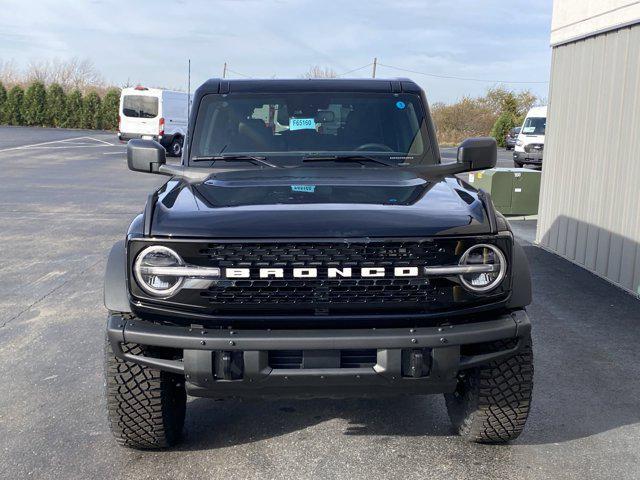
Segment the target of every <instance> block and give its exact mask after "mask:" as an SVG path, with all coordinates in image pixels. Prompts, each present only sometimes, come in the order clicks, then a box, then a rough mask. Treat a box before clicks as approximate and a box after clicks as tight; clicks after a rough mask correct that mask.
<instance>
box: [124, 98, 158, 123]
mask: <svg viewBox="0 0 640 480" xmlns="http://www.w3.org/2000/svg"><path fill="white" fill-rule="evenodd" d="M122 114H123V115H124V116H125V117H136V118H154V117H156V116H158V98H157V97H149V96H146V95H125V96H124V97H123V98H122Z"/></svg>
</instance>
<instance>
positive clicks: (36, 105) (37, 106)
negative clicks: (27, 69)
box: [23, 81, 47, 127]
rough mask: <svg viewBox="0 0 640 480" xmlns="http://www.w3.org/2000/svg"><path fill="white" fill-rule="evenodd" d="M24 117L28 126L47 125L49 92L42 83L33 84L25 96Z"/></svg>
mask: <svg viewBox="0 0 640 480" xmlns="http://www.w3.org/2000/svg"><path fill="white" fill-rule="evenodd" d="M23 117H24V121H25V123H26V124H27V125H35V126H40V127H41V126H44V125H46V124H47V90H46V88H45V86H44V83H42V82H37V81H36V82H33V83H32V84H31V85H29V88H27V92H26V93H25V95H24V104H23Z"/></svg>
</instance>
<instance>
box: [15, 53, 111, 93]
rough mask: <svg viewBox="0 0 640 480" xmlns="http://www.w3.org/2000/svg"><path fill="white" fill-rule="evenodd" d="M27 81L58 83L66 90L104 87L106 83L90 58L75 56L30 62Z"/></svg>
mask: <svg viewBox="0 0 640 480" xmlns="http://www.w3.org/2000/svg"><path fill="white" fill-rule="evenodd" d="M25 76H26V80H27V82H33V81H40V82H43V83H45V84H47V85H48V84H51V83H58V84H60V85H61V86H62V88H64V89H65V90H73V89H75V88H78V89H80V90H82V91H86V90H87V89H90V88H91V89H95V88H102V87H104V85H105V82H104V79H103V78H102V75H100V73H99V72H98V71H97V69H96V67H95V65H94V64H93V62H92V61H91V60H89V59H82V60H81V59H79V58H77V57H73V58H71V59H69V60H60V59H54V60H38V61H31V62H29V66H28V67H27V71H26V75H25Z"/></svg>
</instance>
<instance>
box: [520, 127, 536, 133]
mask: <svg viewBox="0 0 640 480" xmlns="http://www.w3.org/2000/svg"><path fill="white" fill-rule="evenodd" d="M535 131H536V127H524V128H523V129H522V133H533V132H535Z"/></svg>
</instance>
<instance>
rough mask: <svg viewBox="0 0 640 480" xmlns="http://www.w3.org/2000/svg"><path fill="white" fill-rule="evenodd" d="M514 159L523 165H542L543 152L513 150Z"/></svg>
mask: <svg viewBox="0 0 640 480" xmlns="http://www.w3.org/2000/svg"><path fill="white" fill-rule="evenodd" d="M513 160H514V161H515V162H518V163H520V164H523V165H524V164H525V163H528V164H533V165H542V152H513Z"/></svg>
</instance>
